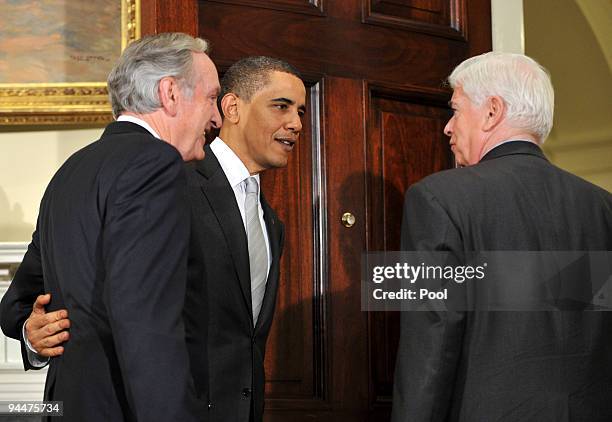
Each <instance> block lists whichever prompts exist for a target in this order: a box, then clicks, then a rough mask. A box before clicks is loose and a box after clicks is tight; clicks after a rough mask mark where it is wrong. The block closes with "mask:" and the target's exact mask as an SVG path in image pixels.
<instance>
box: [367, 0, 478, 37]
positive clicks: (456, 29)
mask: <svg viewBox="0 0 612 422" xmlns="http://www.w3.org/2000/svg"><path fill="white" fill-rule="evenodd" d="M363 1H364V6H363V14H364V22H367V23H372V24H377V25H387V26H393V27H398V28H401V27H403V28H406V29H409V30H412V31H418V32H426V33H429V34H432V35H437V36H441V37H449V38H456V39H461V40H465V37H466V33H465V28H466V14H465V0H455V1H447V0H363Z"/></svg>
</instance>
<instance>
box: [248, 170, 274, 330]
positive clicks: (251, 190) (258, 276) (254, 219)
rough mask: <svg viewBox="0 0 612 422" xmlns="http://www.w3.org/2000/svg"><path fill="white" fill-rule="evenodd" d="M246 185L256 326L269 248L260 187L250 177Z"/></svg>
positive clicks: (262, 295) (266, 275) (252, 302)
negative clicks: (260, 212)
mask: <svg viewBox="0 0 612 422" xmlns="http://www.w3.org/2000/svg"><path fill="white" fill-rule="evenodd" d="M244 183H245V187H246V200H245V201H244V209H245V217H246V229H247V242H248V247H249V266H250V272H251V304H252V306H253V325H256V324H257V318H258V317H259V311H260V310H261V304H262V302H263V298H264V294H265V292H266V279H267V278H268V248H267V247H266V242H265V240H264V236H263V230H262V227H261V222H260V220H259V186H258V183H257V179H255V178H254V177H249V178H247V179H245V181H244Z"/></svg>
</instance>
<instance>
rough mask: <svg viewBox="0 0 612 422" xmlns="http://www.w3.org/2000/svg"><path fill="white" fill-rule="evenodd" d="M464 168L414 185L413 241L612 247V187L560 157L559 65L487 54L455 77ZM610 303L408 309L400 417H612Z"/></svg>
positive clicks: (396, 415) (409, 220)
mask: <svg viewBox="0 0 612 422" xmlns="http://www.w3.org/2000/svg"><path fill="white" fill-rule="evenodd" d="M449 82H450V85H451V87H452V88H453V90H454V93H453V97H452V100H451V103H450V104H451V107H452V109H453V116H452V117H451V119H450V120H449V122H448V124H447V125H446V127H445V129H444V132H445V134H446V135H448V136H449V137H450V145H451V149H452V150H453V152H454V154H455V158H456V161H457V163H458V164H459V165H460V166H462V168H457V169H452V170H446V171H442V172H439V173H436V174H434V175H431V176H429V177H427V178H425V179H423V180H422V181H420V182H418V183H416V184H414V185H413V186H411V187H410V188H409V189H408V192H407V193H406V199H405V204H404V217H403V225H402V249H403V250H429V251H450V252H453V253H455V254H457V255H461V254H462V253H464V252H466V251H500V250H502V251H503V250H506V251H553V250H557V251H588V250H602V251H606V250H607V251H610V250H612V195H610V193H609V192H606V191H605V190H603V189H600V188H598V187H596V186H594V185H592V184H590V183H588V182H586V181H584V180H582V179H580V178H578V177H576V176H574V175H572V174H570V173H567V172H565V171H563V170H561V169H559V168H557V167H555V166H553V165H552V164H551V163H549V162H548V160H547V159H546V158H545V156H544V154H543V153H542V151H541V149H540V145H541V144H542V143H543V142H544V140H545V139H546V137H547V136H548V134H549V132H550V130H551V127H552V122H553V104H554V93H553V88H552V85H551V82H550V78H549V76H548V73H547V72H546V71H545V70H544V69H543V68H542V67H541V66H540V65H538V64H537V63H536V62H535V61H534V60H532V59H531V58H529V57H527V56H524V55H520V54H509V53H495V52H492V53H486V54H483V55H480V56H477V57H473V58H470V59H468V60H466V61H464V62H463V63H461V64H460V65H459V66H457V68H455V70H454V71H453V72H452V74H451V75H450V77H449ZM611 316H612V315H609V314H608V313H607V312H581V311H571V312H567V311H554V312H535V311H534V312H460V311H458V310H450V311H447V312H434V311H431V312H402V313H401V317H400V318H401V336H400V344H399V348H398V356H397V363H396V369H395V385H394V394H393V412H392V421H393V422H400V421H402V422H403V421H411V422H413V421H493V420H505V421H506V420H507V421H526V420H537V421H555V422H559V421H586V420H588V421H602V422H603V421H609V420H612V358H611V357H610V352H611V351H612V337H611V336H610V332H612V318H611Z"/></svg>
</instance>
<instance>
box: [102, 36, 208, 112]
mask: <svg viewBox="0 0 612 422" xmlns="http://www.w3.org/2000/svg"><path fill="white" fill-rule="evenodd" d="M208 51H209V46H208V42H207V41H206V40H203V39H201V38H194V37H192V36H190V35H187V34H183V33H180V32H168V33H163V34H158V35H151V36H147V37H144V38H141V39H139V40H137V41H134V42H133V43H131V44H130V45H129V46H128V47H127V48H126V49H125V50H124V51H123V53H122V54H121V57H120V58H119V61H118V62H117V64H116V65H115V67H114V68H113V70H111V72H110V74H109V75H108V80H107V82H108V94H109V97H110V101H111V105H112V108H113V116H115V118H116V117H118V116H119V115H120V114H121V113H122V112H124V111H130V112H134V113H151V112H153V111H155V110H157V109H158V108H160V107H161V103H160V101H159V93H158V88H159V81H160V80H161V79H162V78H165V77H169V76H171V77H174V78H176V79H177V80H178V81H179V84H180V87H181V90H182V91H183V92H184V93H185V94H186V95H187V96H191V95H192V94H193V88H194V87H195V82H196V81H195V78H194V75H193V74H192V64H193V53H206V54H208Z"/></svg>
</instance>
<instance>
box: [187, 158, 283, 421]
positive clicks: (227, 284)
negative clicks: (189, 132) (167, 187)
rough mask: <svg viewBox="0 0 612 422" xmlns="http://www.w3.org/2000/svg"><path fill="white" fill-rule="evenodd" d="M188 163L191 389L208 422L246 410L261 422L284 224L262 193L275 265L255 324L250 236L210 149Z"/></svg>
mask: <svg viewBox="0 0 612 422" xmlns="http://www.w3.org/2000/svg"><path fill="white" fill-rule="evenodd" d="M190 166H191V169H190V170H188V171H187V180H188V185H189V197H190V203H191V211H192V232H191V244H190V247H189V275H188V277H189V282H188V288H187V298H186V302H185V327H186V330H187V345H188V348H189V353H190V357H191V365H192V366H191V367H192V372H193V376H194V380H195V384H196V389H197V391H198V393H199V394H200V396H201V397H202V398H203V399H205V400H208V402H209V420H210V421H214V422H248V421H249V417H250V413H251V412H253V420H254V421H261V420H262V416H263V405H264V354H265V346H266V340H267V338H268V334H269V332H270V326H271V324H272V316H273V314H274V307H275V302H276V293H277V290H278V282H279V261H280V257H281V251H282V248H283V238H284V228H283V224H282V223H281V222H280V220H278V217H277V216H276V214H275V213H274V211H273V210H272V208H270V206H269V205H268V203H267V202H266V200H265V198H263V195H262V200H261V202H262V208H263V211H264V219H265V223H266V228H267V230H268V239H269V242H270V248H271V252H272V265H271V268H270V272H269V275H268V280H267V285H266V293H265V297H264V301H263V305H262V308H261V311H260V314H259V318H258V321H257V325H256V326H255V327H253V318H252V310H251V281H250V274H249V255H248V249H247V238H246V234H245V230H244V224H243V222H242V218H241V216H240V211H239V208H238V205H237V204H236V198H235V195H234V191H233V189H232V187H231V186H230V184H229V182H228V180H227V178H226V176H225V173H224V172H223V170H222V168H221V166H220V165H219V162H218V161H217V158H216V157H215V155H214V153H213V152H212V150H211V149H210V148H209V147H208V146H207V147H206V157H205V158H204V160H202V161H200V162H199V163H197V164H195V165H190ZM251 406H252V408H251Z"/></svg>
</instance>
